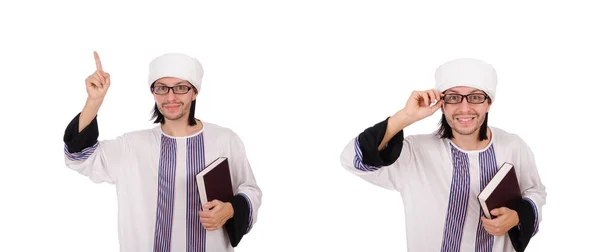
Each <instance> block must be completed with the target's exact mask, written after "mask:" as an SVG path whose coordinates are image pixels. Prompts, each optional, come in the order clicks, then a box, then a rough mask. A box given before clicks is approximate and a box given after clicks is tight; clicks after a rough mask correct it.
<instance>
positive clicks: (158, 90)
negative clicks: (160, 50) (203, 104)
mask: <svg viewBox="0 0 600 252" xmlns="http://www.w3.org/2000/svg"><path fill="white" fill-rule="evenodd" d="M170 87H172V88H170ZM153 94H154V100H155V101H156V105H157V107H158V110H159V111H160V113H161V114H162V115H163V116H164V117H165V119H166V120H172V121H176V120H187V118H188V116H189V113H190V107H191V104H192V101H194V100H195V99H196V96H197V95H198V93H197V92H196V90H195V89H194V88H193V86H192V85H191V84H190V83H189V82H188V81H185V80H182V79H179V78H174V77H164V78H160V79H158V80H157V81H156V82H155V83H154V89H153Z"/></svg>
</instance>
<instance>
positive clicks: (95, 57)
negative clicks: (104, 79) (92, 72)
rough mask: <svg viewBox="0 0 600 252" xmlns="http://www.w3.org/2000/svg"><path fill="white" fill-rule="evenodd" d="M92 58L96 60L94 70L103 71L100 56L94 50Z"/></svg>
mask: <svg viewBox="0 0 600 252" xmlns="http://www.w3.org/2000/svg"><path fill="white" fill-rule="evenodd" d="M94 59H95V60H96V70H97V71H98V72H100V73H103V72H104V71H102V63H101V62H100V57H99V56H98V53H97V52H96V51H94Z"/></svg>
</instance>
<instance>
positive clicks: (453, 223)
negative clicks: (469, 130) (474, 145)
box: [441, 144, 470, 252]
mask: <svg viewBox="0 0 600 252" xmlns="http://www.w3.org/2000/svg"><path fill="white" fill-rule="evenodd" d="M450 147H451V148H452V163H453V167H454V169H453V172H452V184H451V187H450V195H449V199H448V213H447V215H446V225H445V227H444V240H443V241H442V248H441V251H443V252H445V251H459V250H460V243H461V240H462V234H463V228H464V226H465V219H466V217H467V204H468V201H469V183H470V178H469V156H468V155H467V154H466V153H462V152H460V151H459V150H458V149H456V148H455V147H454V146H452V144H450Z"/></svg>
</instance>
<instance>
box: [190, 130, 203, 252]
mask: <svg viewBox="0 0 600 252" xmlns="http://www.w3.org/2000/svg"><path fill="white" fill-rule="evenodd" d="M204 158H205V157H204V133H200V134H198V135H197V136H194V137H191V138H188V139H187V160H186V167H187V173H186V174H187V187H186V190H187V202H186V241H187V250H186V251H187V252H204V251H205V250H206V229H204V227H202V223H200V216H199V214H198V213H199V212H200V211H201V210H202V208H201V207H202V206H201V205H200V204H201V203H200V195H198V186H197V184H196V183H197V182H196V174H198V173H199V172H200V171H202V169H204V164H205V160H204Z"/></svg>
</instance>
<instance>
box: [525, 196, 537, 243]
mask: <svg viewBox="0 0 600 252" xmlns="http://www.w3.org/2000/svg"><path fill="white" fill-rule="evenodd" d="M523 199H524V200H527V202H529V203H531V207H532V208H533V213H534V214H535V215H534V221H533V233H532V234H531V236H534V235H535V234H537V232H538V228H539V222H538V210H537V207H536V206H535V203H533V200H531V199H530V198H523Z"/></svg>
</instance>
